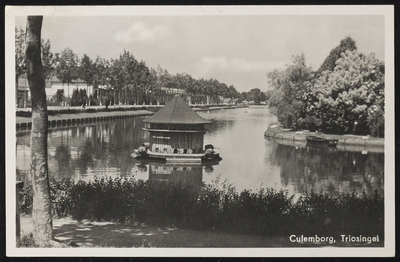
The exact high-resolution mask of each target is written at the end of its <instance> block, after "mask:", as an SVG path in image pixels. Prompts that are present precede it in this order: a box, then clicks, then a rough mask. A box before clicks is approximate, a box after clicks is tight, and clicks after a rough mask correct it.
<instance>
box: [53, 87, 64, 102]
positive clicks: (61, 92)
mask: <svg viewBox="0 0 400 262" xmlns="http://www.w3.org/2000/svg"><path fill="white" fill-rule="evenodd" d="M53 99H54V101H56V102H57V103H59V104H61V103H62V101H64V90H60V89H59V90H57V92H56V93H55V94H54V96H53Z"/></svg>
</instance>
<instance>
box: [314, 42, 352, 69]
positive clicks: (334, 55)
mask: <svg viewBox="0 0 400 262" xmlns="http://www.w3.org/2000/svg"><path fill="white" fill-rule="evenodd" d="M354 50H357V46H356V42H355V41H354V40H353V39H352V38H351V37H349V36H348V37H346V38H345V39H342V40H341V41H340V44H339V45H338V46H337V47H335V48H334V49H332V50H331V52H330V53H329V55H328V57H326V58H325V60H324V62H323V63H322V65H321V66H320V68H319V69H318V71H317V74H321V73H322V72H324V71H326V70H328V71H333V70H334V69H335V67H336V61H337V60H338V59H340V58H341V55H342V53H345V52H346V51H354Z"/></svg>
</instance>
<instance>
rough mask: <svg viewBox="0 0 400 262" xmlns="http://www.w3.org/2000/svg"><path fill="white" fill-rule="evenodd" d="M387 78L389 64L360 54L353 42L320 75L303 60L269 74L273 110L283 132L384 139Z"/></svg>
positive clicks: (339, 49) (341, 48) (338, 49)
mask: <svg viewBox="0 0 400 262" xmlns="http://www.w3.org/2000/svg"><path fill="white" fill-rule="evenodd" d="M349 50H353V51H349ZM333 64H334V65H335V66H334V67H332V65H333ZM384 74H385V72H384V63H383V62H381V61H379V60H377V59H376V58H375V57H374V55H373V54H371V55H364V54H361V53H358V52H357V50H356V46H355V42H354V41H353V40H352V39H351V38H349V37H348V38H346V39H343V40H342V41H341V43H340V45H339V46H338V47H336V48H335V49H334V50H332V52H331V53H330V55H329V56H328V58H327V59H326V60H325V62H324V63H323V65H322V66H321V68H320V69H319V71H317V72H316V73H315V74H314V72H313V71H312V70H311V68H309V67H307V66H306V63H305V58H304V55H301V56H295V57H292V63H291V64H289V65H287V66H286V68H285V69H284V70H278V69H275V70H274V71H272V72H269V73H268V74H267V77H268V83H269V86H270V90H269V91H268V92H267V98H268V105H269V108H270V109H271V112H272V113H273V114H275V115H276V116H277V117H278V120H279V122H280V123H281V124H282V125H283V126H285V127H288V128H292V129H295V130H300V129H308V130H311V131H315V130H320V131H324V132H326V133H335V134H348V133H352V134H358V135H368V134H370V135H373V136H378V137H382V136H384V108H385V105H384V86H385V84H384Z"/></svg>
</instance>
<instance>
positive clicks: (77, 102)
mask: <svg viewBox="0 0 400 262" xmlns="http://www.w3.org/2000/svg"><path fill="white" fill-rule="evenodd" d="M87 99H88V97H87V95H86V90H85V89H79V90H78V89H74V91H73V92H72V97H71V106H81V105H85V104H86V100H87Z"/></svg>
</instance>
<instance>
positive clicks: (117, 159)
mask: <svg viewBox="0 0 400 262" xmlns="http://www.w3.org/2000/svg"><path fill="white" fill-rule="evenodd" d="M29 136H30V133H26V132H25V133H18V134H17V152H16V154H17V155H16V158H17V159H16V160H17V165H16V168H17V177H19V178H22V177H25V178H28V179H29V177H28V174H29V164H27V163H29V162H30V141H29ZM145 136H146V135H145V133H144V132H143V130H142V118H131V119H125V121H121V120H117V121H111V122H106V123H96V124H93V125H87V126H79V127H69V128H62V129H57V130H50V131H49V137H48V156H49V159H48V165H49V175H50V177H53V178H55V179H62V178H72V179H85V178H91V177H93V176H123V177H132V176H133V175H134V174H133V173H132V169H133V167H134V163H133V161H132V158H131V156H130V154H131V152H133V149H134V148H137V147H138V146H139V145H140V144H141V143H143V139H145V138H146V137H145Z"/></svg>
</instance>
